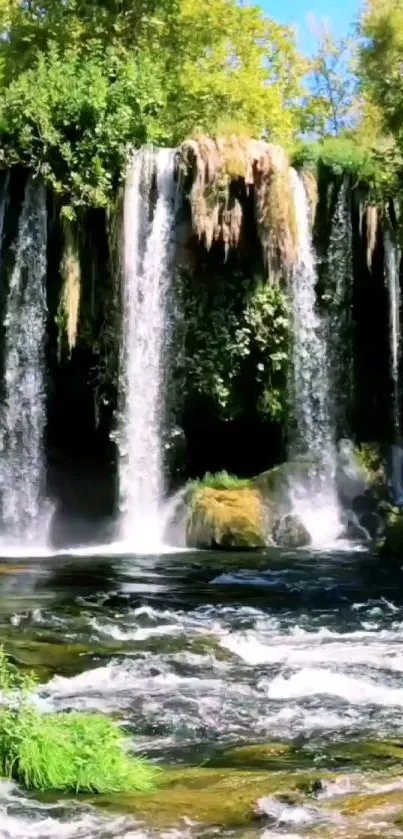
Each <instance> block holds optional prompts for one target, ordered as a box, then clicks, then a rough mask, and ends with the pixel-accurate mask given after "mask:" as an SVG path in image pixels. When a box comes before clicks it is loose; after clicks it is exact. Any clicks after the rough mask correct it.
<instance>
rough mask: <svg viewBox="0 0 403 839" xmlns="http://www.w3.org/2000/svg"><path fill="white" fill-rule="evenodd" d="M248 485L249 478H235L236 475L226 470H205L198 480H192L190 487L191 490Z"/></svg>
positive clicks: (234, 487)
mask: <svg viewBox="0 0 403 839" xmlns="http://www.w3.org/2000/svg"><path fill="white" fill-rule="evenodd" d="M249 486H250V479H249V478H237V477H236V475H229V474H228V472H225V471H223V472H215V473H214V474H212V473H211V472H206V474H205V475H204V477H203V478H201V479H200V480H199V481H193V482H192V483H191V485H190V488H191V489H193V491H197V490H199V489H204V488H205V487H208V488H209V489H245V488H247V487H249Z"/></svg>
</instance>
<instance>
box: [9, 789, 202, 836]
mask: <svg viewBox="0 0 403 839" xmlns="http://www.w3.org/2000/svg"><path fill="white" fill-rule="evenodd" d="M187 836H189V837H190V834H189V833H188V831H187V829H186V828H184V831H182V830H161V831H157V830H155V831H153V830H148V829H146V828H145V827H143V826H142V825H139V824H137V822H136V820H135V819H134V818H132V817H129V816H114V815H109V814H108V813H105V812H102V810H97V809H96V808H95V807H90V806H88V805H85V804H82V803H80V802H78V801H74V802H73V801H68V800H67V801H66V802H64V803H63V804H45V803H43V802H39V801H35V799H27V798H25V797H24V795H23V793H22V791H21V790H20V789H19V788H18V787H17V786H16V785H15V784H11V783H8V782H0V839H56V837H57V839H116V837H119V839H181V837H187Z"/></svg>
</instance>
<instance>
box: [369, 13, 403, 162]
mask: <svg viewBox="0 0 403 839" xmlns="http://www.w3.org/2000/svg"><path fill="white" fill-rule="evenodd" d="M361 34H362V36H363V45H362V49H361V65H360V69H361V85H362V92H363V96H364V97H365V99H366V100H367V101H368V102H369V103H370V104H371V105H372V109H373V110H374V109H376V112H377V115H379V116H380V119H381V122H382V124H383V128H384V129H385V130H387V131H390V132H391V133H392V134H393V135H394V136H395V137H396V139H397V140H398V143H399V145H400V146H403V85H402V67H403V5H402V4H401V2H400V0H368V2H367V5H366V9H365V11H364V13H363V15H362V19H361Z"/></svg>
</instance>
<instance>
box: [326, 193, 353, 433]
mask: <svg viewBox="0 0 403 839" xmlns="http://www.w3.org/2000/svg"><path fill="white" fill-rule="evenodd" d="M350 195H351V191H350V187H349V184H348V181H347V180H346V179H344V181H343V183H342V184H341V186H340V189H339V191H338V195H337V200H336V204H335V208H334V212H333V216H332V221H331V234H330V239H329V245H328V249H327V254H326V271H327V277H326V290H327V294H328V303H327V309H328V320H327V331H326V342H327V346H328V367H329V379H330V388H331V393H330V410H331V417H332V422H333V424H334V425H335V427H336V428H337V436H338V437H339V438H340V437H346V436H347V437H348V436H349V433H350V428H349V422H348V415H349V409H350V408H351V404H352V400H353V391H354V350H353V315H352V310H353V265H352V254H353V230H352V223H351V207H350V201H351V197H350Z"/></svg>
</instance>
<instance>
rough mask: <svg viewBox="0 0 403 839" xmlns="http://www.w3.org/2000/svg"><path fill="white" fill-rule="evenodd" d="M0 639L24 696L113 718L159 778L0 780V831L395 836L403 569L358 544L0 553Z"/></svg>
mask: <svg viewBox="0 0 403 839" xmlns="http://www.w3.org/2000/svg"><path fill="white" fill-rule="evenodd" d="M0 572H1V573H0V591H1V597H0V640H1V641H2V643H4V644H5V646H6V649H7V650H8V651H9V653H10V654H11V655H12V656H13V658H14V660H15V661H16V662H18V663H19V664H20V665H22V666H25V667H34V668H36V670H37V672H38V673H39V676H40V680H41V684H40V688H39V690H38V694H37V702H38V703H39V704H40V707H41V708H42V709H43V712H44V713H46V712H47V711H48V710H54V709H71V708H79V709H84V708H85V709H96V710H98V711H102V712H104V713H107V714H110V715H112V716H113V717H114V718H116V719H117V720H120V721H121V722H122V723H123V724H124V725H125V726H126V729H127V733H128V737H129V743H130V747H131V748H133V749H137V750H139V751H140V752H142V753H144V754H146V755H148V756H149V757H150V758H151V759H152V760H154V761H156V762H158V763H160V764H161V765H162V766H164V767H169V768H165V769H164V771H163V772H161V786H160V789H159V790H158V791H157V792H156V793H152V794H148V795H144V794H143V795H142V796H139V795H137V796H136V795H132V796H127V795H126V796H118V797H113V796H112V797H110V798H109V799H103V798H100V799H97V800H96V801H95V800H94V799H90V798H88V797H82V798H79V799H78V801H77V800H72V798H71V797H64V798H60V796H49V795H47V796H39V797H38V796H32V795H29V796H27V795H26V794H24V793H23V791H22V790H21V789H19V788H18V787H17V786H16V785H12V784H9V783H6V782H2V783H0V837H1V839H10V838H11V837H18V839H25V837H35V839H53V837H55V839H56V837H58V838H59V839H64V837H72V839H73V837H74V839H90V837H91V839H92V837H94V839H109V838H110V839H112V837H121V839H152V838H153V837H160V839H176V837H189V838H190V839H191V837H198V836H203V837H221V836H234V837H237V839H255V837H256V838H257V837H259V838H260V839H271V838H272V837H273V839H281V837H282V839H298V837H311V836H318V837H327V836H329V837H335V838H336V837H340V836H346V837H356V839H372V837H376V836H379V837H380V836H382V837H394V836H402V835H403V829H402V825H403V818H402V814H403V777H401V761H402V758H403V740H402V739H401V736H402V728H403V725H402V714H403V680H402V675H403V587H402V575H403V571H402V568H401V567H400V565H399V563H397V564H392V563H391V562H388V561H387V560H385V559H383V560H382V561H380V560H379V559H377V558H375V557H373V556H371V555H370V554H367V553H365V552H355V553H348V552H344V553H340V554H337V553H335V552H333V553H331V554H326V553H316V554H314V553H308V552H301V551H298V552H294V553H292V552H281V551H279V550H277V551H273V550H267V551H264V552H261V553H244V554H243V553H233V554H222V553H220V554H207V553H202V552H200V553H194V554H192V553H182V554H178V555H175V554H170V555H165V556H161V557H155V558H150V557H143V558H142V557H117V556H112V557H107V556H105V557H96V558H94V557H92V558H90V557H64V558H63V557H59V558H57V559H55V558H53V559H45V560H44V559H41V560H38V559H30V560H24V561H21V562H18V561H17V560H14V561H13V563H7V562H6V563H3V564H2V565H0Z"/></svg>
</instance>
